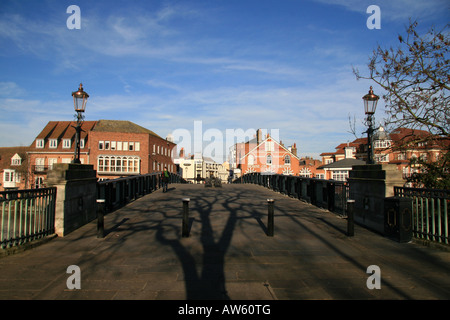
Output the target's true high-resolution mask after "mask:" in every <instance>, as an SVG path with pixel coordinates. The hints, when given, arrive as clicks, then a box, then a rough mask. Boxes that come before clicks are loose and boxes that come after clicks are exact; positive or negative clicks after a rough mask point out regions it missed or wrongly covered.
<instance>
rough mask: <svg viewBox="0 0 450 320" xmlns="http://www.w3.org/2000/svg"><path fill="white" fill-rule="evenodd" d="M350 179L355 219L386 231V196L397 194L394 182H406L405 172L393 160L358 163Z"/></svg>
mask: <svg viewBox="0 0 450 320" xmlns="http://www.w3.org/2000/svg"><path fill="white" fill-rule="evenodd" d="M348 183H349V189H350V195H349V197H350V199H352V200H355V206H354V219H355V222H356V223H359V224H361V225H364V226H366V227H368V228H370V229H372V230H375V231H377V232H380V233H382V234H384V218H385V217H384V216H385V212H384V211H385V210H384V200H385V198H387V197H392V196H393V195H394V186H402V185H403V184H404V182H403V179H402V174H401V172H400V171H399V170H398V169H397V167H396V165H392V164H373V165H356V166H353V167H352V170H351V171H350V172H349V178H348Z"/></svg>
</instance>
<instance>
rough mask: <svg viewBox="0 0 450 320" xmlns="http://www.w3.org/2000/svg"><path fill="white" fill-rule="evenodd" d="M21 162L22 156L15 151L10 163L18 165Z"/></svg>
mask: <svg viewBox="0 0 450 320" xmlns="http://www.w3.org/2000/svg"><path fill="white" fill-rule="evenodd" d="M21 164H22V158H21V157H20V156H19V155H18V154H17V153H16V154H15V155H14V156H13V157H12V158H11V165H12V166H20V165H21Z"/></svg>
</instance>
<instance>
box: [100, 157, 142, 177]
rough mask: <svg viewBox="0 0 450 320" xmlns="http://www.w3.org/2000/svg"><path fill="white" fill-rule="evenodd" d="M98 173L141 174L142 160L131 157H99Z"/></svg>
mask: <svg viewBox="0 0 450 320" xmlns="http://www.w3.org/2000/svg"><path fill="white" fill-rule="evenodd" d="M97 164H98V172H101V173H106V172H108V173H109V172H114V173H120V174H124V173H131V174H138V173H139V172H140V158H139V157H131V156H99V157H98V162H97Z"/></svg>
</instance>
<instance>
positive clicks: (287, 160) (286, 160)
mask: <svg viewBox="0 0 450 320" xmlns="http://www.w3.org/2000/svg"><path fill="white" fill-rule="evenodd" d="M284 164H291V157H289V155H286V156H285V157H284Z"/></svg>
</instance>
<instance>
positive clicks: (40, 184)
mask: <svg viewBox="0 0 450 320" xmlns="http://www.w3.org/2000/svg"><path fill="white" fill-rule="evenodd" d="M34 182H35V185H34V187H35V188H36V189H38V188H43V187H44V178H43V177H37V178H36V180H35V181H34Z"/></svg>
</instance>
